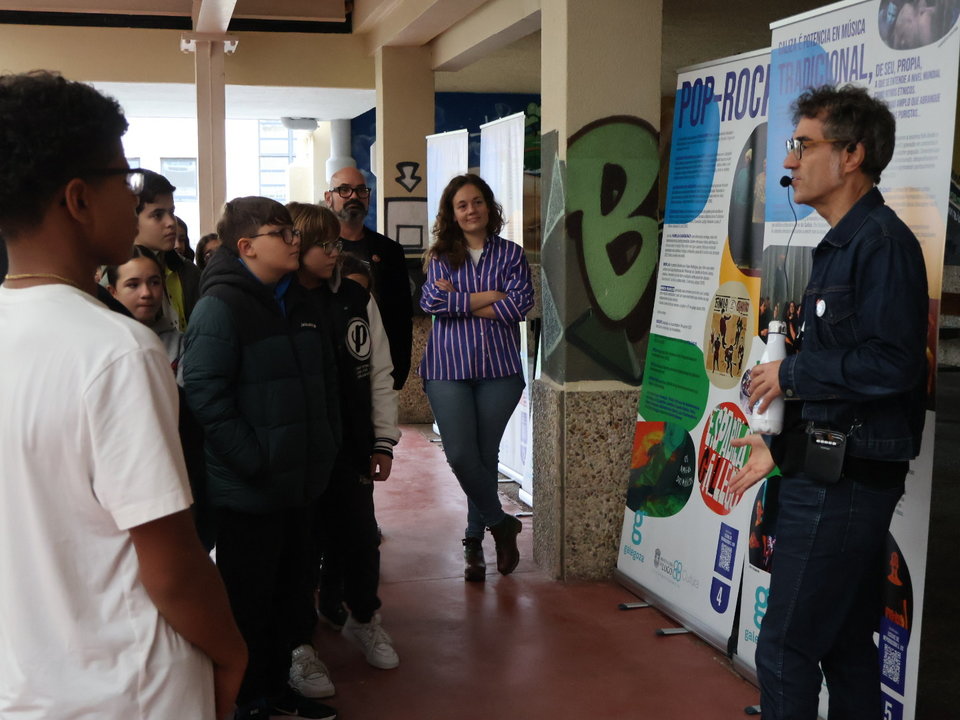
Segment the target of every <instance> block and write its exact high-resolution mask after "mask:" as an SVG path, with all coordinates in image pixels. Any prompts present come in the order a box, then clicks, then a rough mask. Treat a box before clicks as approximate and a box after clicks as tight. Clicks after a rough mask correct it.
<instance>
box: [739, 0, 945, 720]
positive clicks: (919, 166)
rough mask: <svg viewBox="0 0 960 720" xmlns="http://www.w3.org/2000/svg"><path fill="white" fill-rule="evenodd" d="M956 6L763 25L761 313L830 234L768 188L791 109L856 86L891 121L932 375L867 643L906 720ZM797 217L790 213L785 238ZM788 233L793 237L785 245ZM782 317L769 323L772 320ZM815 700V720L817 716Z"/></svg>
mask: <svg viewBox="0 0 960 720" xmlns="http://www.w3.org/2000/svg"><path fill="white" fill-rule="evenodd" d="M958 14H960V3H957V2H955V1H953V0H926V2H902V1H901V0H866V1H864V0H857V1H856V2H843V3H837V4H834V5H830V6H827V7H824V8H821V9H820V10H816V11H812V12H809V13H806V14H803V15H799V16H796V17H793V18H789V19H787V20H783V21H780V22H777V23H774V24H773V25H772V26H771V29H772V31H773V35H772V41H771V45H772V48H773V50H772V54H771V64H770V91H769V93H770V103H769V111H770V112H769V133H768V139H769V145H768V150H767V154H768V157H769V159H770V162H771V166H770V167H771V170H770V172H769V173H768V174H767V182H766V185H767V187H766V196H767V203H766V213H767V215H766V219H767V225H766V231H765V236H764V237H765V239H764V252H763V263H762V270H763V284H762V289H761V296H762V297H763V298H764V301H765V305H766V310H767V312H768V313H769V314H771V315H772V317H777V318H784V317H787V322H788V323H789V322H790V319H789V316H790V314H791V310H792V308H793V307H794V306H795V305H796V304H797V303H798V302H799V299H800V297H801V294H802V292H803V288H804V287H805V286H806V283H807V279H808V276H809V271H810V266H811V262H812V255H811V248H812V247H814V246H816V245H817V243H819V242H820V240H821V238H822V237H823V236H824V234H825V233H826V232H827V230H828V225H827V223H826V222H825V221H824V220H823V219H822V218H821V217H820V216H819V215H817V214H816V213H815V212H813V211H812V209H811V208H809V207H807V206H804V205H797V206H795V208H793V209H792V208H791V206H790V203H789V202H788V195H787V191H786V190H784V188H782V187H780V185H779V183H778V180H779V178H780V176H781V175H782V174H783V173H782V171H781V170H780V164H781V163H782V161H783V159H784V156H785V150H784V141H785V140H786V139H787V138H790V137H792V134H793V121H792V118H791V113H790V104H791V102H792V101H793V100H794V99H795V98H796V97H797V96H798V95H799V94H800V93H801V92H802V91H803V90H804V89H806V88H807V87H810V86H819V85H824V84H829V85H843V84H846V83H853V84H855V85H859V86H862V87H866V88H867V89H868V90H869V91H870V92H871V93H872V94H873V95H874V96H876V97H880V98H882V99H884V100H885V101H886V102H887V104H888V105H889V106H890V109H891V111H892V112H893V114H894V116H895V117H896V120H897V136H896V137H897V139H896V150H895V152H894V156H893V159H892V161H891V163H890V165H889V166H888V167H887V169H886V170H885V171H884V172H883V175H882V182H881V184H880V190H881V192H882V193H883V195H884V198H885V199H886V201H887V203H888V204H889V205H890V206H891V207H892V208H893V209H894V210H895V211H896V212H897V214H898V215H899V216H900V217H901V218H902V219H903V220H904V222H906V223H907V225H909V226H910V228H911V229H912V230H913V232H914V233H915V234H916V236H917V239H918V240H919V241H920V244H921V246H922V248H923V254H924V257H925V259H926V265H927V279H928V284H929V289H930V314H929V317H930V327H929V334H928V353H927V355H928V358H929V361H930V373H929V382H928V391H929V397H930V401H929V402H930V405H929V407H928V411H927V418H926V426H925V430H924V438H923V446H922V449H921V453H920V456H919V457H918V458H917V459H916V460H914V461H913V462H912V463H911V467H910V473H909V475H908V477H907V483H906V493H905V495H904V497H903V499H902V500H901V501H900V504H899V506H898V507H897V510H896V513H895V514H894V517H893V521H892V523H891V527H890V534H889V536H888V549H887V557H888V563H887V568H886V570H887V579H886V583H885V588H886V589H885V592H886V597H885V603H884V614H883V617H882V619H881V624H880V631H879V634H878V636H877V643H878V662H879V663H880V667H881V677H882V691H883V695H884V715H883V717H884V718H885V720H886V719H889V720H904V719H905V720H909V719H911V718H913V717H914V708H915V703H916V689H917V666H918V658H919V646H920V631H921V627H922V607H923V587H924V580H925V575H926V572H925V562H926V555H927V533H928V526H929V510H930V486H931V480H932V469H933V435H934V433H933V430H934V414H933V397H934V381H935V378H936V356H937V348H936V339H937V320H938V317H939V305H940V290H941V281H942V274H943V251H944V242H945V233H946V224H947V207H948V202H949V190H950V163H951V158H952V152H951V147H952V144H953V137H954V117H955V109H956V107H957V79H958V77H957V75H958V70H957V65H958V51H960V30H958V27H957V19H958ZM794 211H795V212H796V214H797V220H796V231H795V232H793V228H794V225H795V220H794V215H793V213H794ZM791 233H793V235H792V240H789V244H788V239H789V238H790V237H791ZM778 313H779V314H778ZM775 485H776V480H775V479H773V480H768V481H767V482H766V483H764V484H763V485H762V486H761V487H760V489H759V490H758V491H757V493H756V495H755V496H754V498H753V503H752V514H751V517H750V525H749V531H748V532H749V541H748V542H747V543H746V545H745V547H747V548H748V555H749V557H748V560H747V562H746V564H745V569H744V573H743V600H742V602H741V615H740V623H739V635H738V642H737V645H736V652H737V655H736V659H735V661H736V665H737V667H738V669H740V670H741V671H743V672H745V674H748V675H749V674H751V673H755V665H754V651H755V649H756V639H757V635H758V632H759V628H760V623H761V620H762V619H763V615H764V611H765V609H766V598H767V588H768V587H769V574H768V573H769V571H770V569H771V568H772V566H773V565H775V564H776V533H775V525H776V523H775V517H776V504H775V497H776V488H775ZM826 700H827V698H826V691H824V693H823V694H822V695H821V714H823V715H824V717H825V716H826Z"/></svg>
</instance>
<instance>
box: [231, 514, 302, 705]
mask: <svg viewBox="0 0 960 720" xmlns="http://www.w3.org/2000/svg"><path fill="white" fill-rule="evenodd" d="M309 520H310V516H309V513H308V511H307V509H305V508H294V509H288V510H281V511H278V512H272V513H267V514H263V515H259V514H256V515H255V514H251V513H242V512H236V511H234V510H227V509H223V508H220V509H219V510H218V513H217V521H218V533H217V567H218V568H219V569H220V574H221V575H222V576H223V582H224V585H225V586H226V588H227V595H228V596H229V598H230V608H231V610H233V615H234V617H235V618H236V620H237V625H238V626H239V628H240V633H241V634H242V635H243V639H244V640H245V641H246V643H247V650H248V653H249V657H250V660H249V663H248V664H247V671H246V673H245V675H244V677H243V684H242V686H241V688H240V694H239V696H238V698H237V703H238V704H239V705H243V704H245V703H249V702H254V701H256V700H259V699H260V698H275V697H277V696H279V695H280V694H281V693H282V692H283V691H284V689H285V687H286V684H287V678H288V673H289V670H290V652H291V651H292V650H293V648H295V647H296V646H297V645H300V644H303V643H309V642H310V639H311V636H312V635H313V628H314V625H315V624H316V619H317V616H316V611H315V610H314V607H313V583H312V582H311V573H310V571H309V565H308V561H309V541H310V534H309V531H310V524H309Z"/></svg>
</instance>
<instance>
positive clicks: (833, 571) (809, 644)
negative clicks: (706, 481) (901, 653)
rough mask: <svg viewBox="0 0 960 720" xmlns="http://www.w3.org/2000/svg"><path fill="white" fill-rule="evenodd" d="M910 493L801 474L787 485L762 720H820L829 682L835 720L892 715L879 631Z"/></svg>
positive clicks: (763, 659) (764, 629) (764, 630)
mask: <svg viewBox="0 0 960 720" xmlns="http://www.w3.org/2000/svg"><path fill="white" fill-rule="evenodd" d="M902 494H903V482H902V481H901V482H899V483H895V484H893V486H892V487H881V486H871V485H869V484H868V483H864V482H858V481H855V480H851V479H849V478H846V477H845V478H843V479H842V480H840V482H838V483H837V484H835V485H824V484H822V483H818V482H816V481H814V480H810V479H809V478H807V477H805V476H803V475H799V476H790V477H785V478H784V479H783V481H782V482H781V483H780V510H779V516H778V519H777V541H776V546H775V549H774V555H773V575H772V577H771V579H770V596H769V605H768V607H767V612H766V615H765V616H764V618H763V622H762V624H761V627H760V638H759V641H758V643H757V655H756V659H757V678H758V680H759V681H760V705H761V707H762V710H763V720H815V718H816V717H817V705H818V702H819V695H820V686H821V681H822V679H823V678H824V677H825V678H826V680H827V688H828V690H829V691H830V712H829V718H830V720H838V719H840V718H842V719H843V720H876V719H877V718H880V717H883V712H882V711H881V695H880V668H879V661H878V657H877V647H876V645H874V642H873V633H874V631H875V630H876V628H877V627H878V624H879V621H880V615H881V612H882V602H883V600H882V589H883V574H884V571H883V567H884V557H883V556H884V551H885V547H886V537H887V530H888V527H889V525H890V518H891V517H892V516H893V511H894V509H895V508H896V506H897V501H898V500H899V499H900V496H901V495H902ZM821 667H822V669H823V674H822V675H821Z"/></svg>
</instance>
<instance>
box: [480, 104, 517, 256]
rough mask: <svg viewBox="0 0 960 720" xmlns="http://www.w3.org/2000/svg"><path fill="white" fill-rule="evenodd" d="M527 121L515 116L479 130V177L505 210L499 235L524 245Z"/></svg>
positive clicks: (488, 124) (490, 123)
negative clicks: (525, 131) (524, 157)
mask: <svg viewBox="0 0 960 720" xmlns="http://www.w3.org/2000/svg"><path fill="white" fill-rule="evenodd" d="M524 117H525V116H524V114H523V113H522V112H521V113H516V114H515V115H508V116H507V117H505V118H500V119H499V120H494V121H493V122H488V123H486V124H485V125H481V126H480V177H482V178H483V179H484V180H486V181H487V184H488V185H490V188H491V189H492V190H493V195H494V197H495V198H496V199H497V202H499V203H500V205H502V206H503V219H504V221H505V223H504V226H503V231H502V232H501V233H500V234H501V235H502V236H503V237H505V238H507V239H508V240H513V241H514V242H515V243H520V244H521V245H522V244H523V128H524Z"/></svg>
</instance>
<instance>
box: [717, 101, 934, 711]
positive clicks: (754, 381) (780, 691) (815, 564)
mask: <svg viewBox="0 0 960 720" xmlns="http://www.w3.org/2000/svg"><path fill="white" fill-rule="evenodd" d="M792 110H793V121H794V123H795V125H796V128H795V130H794V134H793V137H792V138H790V139H788V140H787V141H786V145H787V154H786V159H785V160H784V163H783V166H784V168H785V169H787V170H789V171H790V176H784V179H783V180H781V184H783V185H785V186H792V188H793V194H794V199H795V200H796V202H798V203H802V204H804V205H809V206H811V207H812V208H813V209H814V210H816V211H817V213H819V214H820V215H821V217H823V219H824V220H826V221H827V223H828V224H829V225H830V230H829V231H828V232H827V233H826V235H825V236H824V237H823V239H822V240H821V241H820V243H819V244H818V245H817V247H816V248H815V249H814V250H813V265H812V268H811V273H810V281H809V284H808V285H807V288H806V290H805V291H804V296H803V303H802V316H801V318H800V322H801V328H802V344H801V349H800V352H798V353H796V354H794V355H791V356H788V357H787V358H786V359H784V360H780V361H775V362H770V363H764V364H761V365H757V366H756V367H755V368H752V370H751V384H750V389H751V396H750V404H751V406H752V407H754V406H755V405H756V403H758V402H759V403H760V406H759V408H756V409H757V410H758V411H760V412H763V411H764V410H765V409H766V408H767V406H768V405H769V403H770V402H771V401H772V400H774V399H775V398H777V397H779V396H783V397H784V398H785V399H786V413H785V416H786V418H785V422H784V431H783V433H782V434H781V435H779V436H776V437H773V438H772V439H770V440H771V442H770V446H769V448H768V446H767V444H766V443H765V441H764V438H763V437H761V436H760V435H748V436H747V437H745V438H743V439H741V440H738V441H735V442H734V444H735V445H737V446H744V445H749V446H750V448H751V453H750V458H749V460H748V462H747V464H746V465H745V466H744V468H743V469H742V470H741V471H740V472H739V473H738V474H737V475H736V476H735V477H734V478H733V481H732V485H731V490H733V491H734V492H737V493H742V492H744V491H745V490H747V489H748V488H749V487H751V486H752V485H754V484H755V483H757V482H758V481H759V480H761V479H763V478H764V477H766V476H767V474H769V472H770V471H771V470H772V469H773V468H774V466H775V465H779V467H780V470H781V472H782V474H783V479H782V481H781V483H780V496H779V507H780V510H779V519H778V524H777V529H776V533H777V534H776V537H777V539H776V547H775V554H774V564H773V571H772V576H771V579H770V596H769V605H768V608H767V611H766V614H765V616H764V619H763V623H762V626H761V629H760V637H759V641H758V644H757V653H756V661H757V677H758V680H759V682H760V700H761V709H762V713H763V717H764V720H815V718H816V717H817V708H818V703H819V695H820V688H821V682H822V679H823V678H826V682H827V688H828V690H829V693H830V712H829V716H830V718H844V720H876V718H878V717H883V713H882V711H881V704H882V699H881V693H880V668H879V662H878V658H877V648H876V645H875V644H874V642H873V633H874V631H875V630H876V628H877V626H878V623H879V620H880V615H881V611H882V601H883V600H882V587H883V585H882V582H883V576H884V572H883V561H884V549H885V542H886V536H887V530H888V527H889V524H890V519H891V517H892V515H893V512H894V509H895V508H896V506H897V503H898V501H899V500H900V497H901V496H902V495H903V492H904V481H905V479H906V475H907V471H908V469H909V461H910V460H911V459H913V458H914V457H916V456H917V454H918V452H919V450H920V440H921V434H922V431H923V422H924V413H925V408H924V406H925V388H926V372H927V363H926V357H925V350H926V334H927V308H928V296H927V280H926V269H925V267H924V260H923V255H922V253H921V249H920V245H919V243H918V242H917V239H916V237H915V236H914V234H913V233H912V232H911V231H910V229H909V228H908V227H907V226H906V225H905V224H904V223H903V222H902V221H901V220H900V219H899V218H898V217H897V215H896V214H895V213H894V212H893V210H891V209H890V208H889V207H888V206H887V205H886V204H885V203H884V199H883V196H882V195H881V193H880V191H879V189H877V184H878V183H879V182H880V174H881V172H882V171H883V170H884V169H885V168H886V166H887V164H888V163H889V162H890V159H891V157H892V156H893V149H894V134H895V127H896V123H895V120H894V118H893V115H892V114H891V112H890V110H889V109H888V108H887V106H886V105H885V104H884V103H883V102H882V101H880V100H877V99H874V98H872V97H870V95H869V94H868V93H867V91H866V90H864V89H862V88H856V87H854V86H849V85H848V86H845V87H843V88H839V89H837V88H834V87H832V86H824V87H821V88H816V89H813V88H811V89H808V90H807V91H806V92H804V93H803V94H802V95H801V96H800V97H799V98H798V99H797V100H796V101H795V102H794V104H793V106H792ZM821 673H822V674H821Z"/></svg>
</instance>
